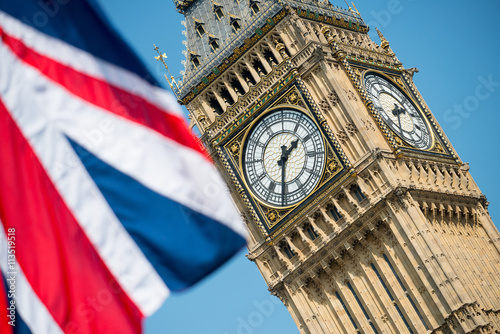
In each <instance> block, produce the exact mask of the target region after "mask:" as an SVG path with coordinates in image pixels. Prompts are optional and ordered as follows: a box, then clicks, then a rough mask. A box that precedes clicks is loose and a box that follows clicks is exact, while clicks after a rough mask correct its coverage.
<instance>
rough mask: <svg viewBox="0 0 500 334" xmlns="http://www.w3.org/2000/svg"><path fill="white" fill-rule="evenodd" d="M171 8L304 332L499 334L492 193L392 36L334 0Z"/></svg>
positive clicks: (267, 267)
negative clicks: (454, 142) (374, 35)
mask: <svg viewBox="0 0 500 334" xmlns="http://www.w3.org/2000/svg"><path fill="white" fill-rule="evenodd" d="M174 2H175V4H176V7H177V10H178V11H179V12H181V13H182V14H184V16H185V21H184V22H183V24H184V25H185V27H186V30H185V34H186V37H187V41H186V51H185V55H186V61H185V67H186V68H185V71H184V72H183V73H182V76H183V78H182V81H180V82H172V88H173V90H174V92H175V93H176V95H177V98H178V100H179V101H180V103H182V104H184V105H185V106H186V108H187V109H188V111H189V113H190V121H191V126H192V127H196V128H197V130H198V131H199V132H200V134H201V137H200V138H201V140H202V141H203V143H204V144H205V145H206V147H207V149H208V150H209V152H210V153H211V155H212V157H213V159H214V161H215V163H216V165H217V167H218V169H219V170H220V172H221V174H222V175H223V177H224V178H225V180H226V182H227V184H228V187H229V189H230V191H231V193H232V196H233V199H234V202H235V203H236V205H237V206H238V208H239V210H240V212H241V214H242V216H243V218H244V219H245V221H246V224H247V227H248V230H249V231H250V236H251V239H250V241H249V246H248V247H249V255H248V257H249V259H250V260H252V261H254V262H255V264H256V265H257V267H258V268H259V270H260V272H261V273H262V276H263V278H264V280H265V281H266V283H267V284H268V286H269V290H270V291H271V293H272V294H274V295H276V296H277V297H279V298H280V299H281V301H282V302H283V303H284V304H285V306H286V307H287V308H288V310H289V312H290V313H291V315H292V317H293V319H294V321H295V323H296V324H297V326H298V328H299V330H300V332H301V333H415V334H417V333H443V334H444V333H495V332H497V333H498V332H500V275H499V269H500V233H499V232H498V230H497V229H496V228H495V226H494V224H493V222H492V220H491V218H490V215H489V213H488V202H487V201H486V198H485V196H484V195H483V194H482V193H481V191H480V190H479V188H478V187H477V185H476V184H475V183H474V180H473V179H472V177H471V175H470V173H469V168H468V165H467V164H465V163H463V162H462V161H461V160H460V158H459V157H458V155H457V154H456V152H455V150H454V149H453V147H452V146H451V144H450V143H449V141H448V139H447V138H446V136H445V134H444V133H443V131H442V129H441V127H440V126H439V124H437V122H436V120H435V118H434V116H433V114H432V113H431V111H430V109H429V108H428V106H427V105H426V103H425V102H424V99H423V98H422V96H421V95H420V93H419V91H418V90H417V88H416V87H415V85H414V83H413V79H412V78H413V74H414V73H415V72H416V71H417V70H416V69H415V68H411V69H406V68H405V67H404V66H403V64H402V63H401V62H400V61H399V60H398V58H397V57H396V55H395V54H394V52H393V51H392V50H391V47H390V45H389V42H388V41H387V40H386V39H385V38H384V36H383V35H382V33H381V32H380V31H378V30H377V32H378V35H379V38H380V42H379V43H376V42H374V41H372V40H371V39H370V37H369V36H368V34H367V32H368V30H369V27H368V26H367V25H366V24H365V22H364V21H363V19H362V18H361V16H360V14H359V13H358V11H357V9H356V8H355V7H353V8H349V7H348V8H347V9H343V8H340V7H337V6H334V5H332V4H330V3H329V2H328V1H318V0H315V1H312V0H302V1H298V0H297V1H295V0H267V1H259V0H218V1H214V0H184V1H180V0H174ZM207 191H208V190H207ZM214 196H215V195H214Z"/></svg>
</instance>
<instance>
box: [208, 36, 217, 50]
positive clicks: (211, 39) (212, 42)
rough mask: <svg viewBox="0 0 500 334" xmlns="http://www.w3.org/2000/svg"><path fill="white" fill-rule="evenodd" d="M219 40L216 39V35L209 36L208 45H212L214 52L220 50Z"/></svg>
mask: <svg viewBox="0 0 500 334" xmlns="http://www.w3.org/2000/svg"><path fill="white" fill-rule="evenodd" d="M217 40H218V38H217V37H215V36H214V35H209V36H208V44H210V47H211V48H212V51H214V52H215V51H217V49H218V48H219V42H217Z"/></svg>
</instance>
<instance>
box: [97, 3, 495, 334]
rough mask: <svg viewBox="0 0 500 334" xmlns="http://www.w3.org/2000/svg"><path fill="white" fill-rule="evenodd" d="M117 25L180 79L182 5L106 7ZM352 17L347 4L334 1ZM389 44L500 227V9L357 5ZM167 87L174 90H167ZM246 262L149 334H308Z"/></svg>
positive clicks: (173, 303) (175, 300)
mask: <svg viewBox="0 0 500 334" xmlns="http://www.w3.org/2000/svg"><path fill="white" fill-rule="evenodd" d="M101 3H102V5H103V6H104V8H105V10H106V12H107V13H108V14H109V16H110V18H111V20H112V22H113V24H114V25H115V27H116V28H117V29H118V30H119V32H120V33H121V34H122V36H124V38H125V39H126V40H127V41H128V42H129V43H130V44H131V45H132V47H133V48H134V49H135V50H136V52H137V53H138V54H139V55H140V56H141V58H142V59H143V61H144V62H145V63H146V64H147V65H148V66H149V68H150V69H151V71H152V72H153V73H154V74H155V76H156V77H157V78H158V80H162V81H163V82H165V80H164V79H163V74H164V73H165V72H164V70H163V69H162V67H161V66H160V65H159V63H158V62H156V61H155V60H154V59H153V57H154V56H155V55H156V53H155V51H154V50H153V43H155V44H156V45H158V46H159V47H160V49H161V51H162V52H166V53H167V55H168V60H167V63H168V65H169V66H170V69H171V72H172V74H174V75H178V74H179V72H180V71H181V70H182V65H181V60H183V59H184V58H183V55H182V50H183V49H184V46H183V45H182V40H183V38H184V36H183V35H182V30H183V29H184V27H183V26H182V25H181V20H182V19H183V16H182V15H181V14H179V13H177V12H176V11H175V8H174V4H173V1H172V0H161V1H159V0H142V1H130V0H101ZM332 3H333V4H335V5H338V6H342V7H344V8H345V6H346V5H345V2H344V1H333V2H332ZM355 5H356V7H357V8H358V10H359V11H360V13H361V15H362V16H363V18H364V20H365V21H366V22H367V23H368V24H369V25H370V27H371V31H370V36H371V37H372V39H373V40H374V41H377V42H379V40H378V37H377V35H376V33H375V26H376V27H378V28H379V29H380V30H381V31H382V33H383V34H384V35H385V37H386V38H387V39H388V40H389V42H390V44H391V47H392V49H393V50H394V52H395V53H396V55H397V56H398V58H399V59H400V60H401V61H402V62H403V64H404V66H405V67H406V68H410V67H418V69H419V70H420V73H417V74H415V77H414V80H415V82H416V85H417V88H418V89H419V90H420V92H421V93H422V95H423V97H424V99H425V100H426V102H427V104H428V105H429V107H430V109H431V110H432V112H433V113H434V115H435V116H436V118H437V120H438V122H439V123H440V124H441V126H442V127H443V129H444V132H445V133H446V135H447V136H448V138H449V139H450V141H451V143H452V145H453V146H454V147H455V149H456V150H457V151H458V154H459V155H460V157H461V159H462V160H463V161H464V162H469V163H470V167H471V173H472V176H473V177H474V179H475V181H476V182H477V183H478V185H479V187H480V189H481V190H482V192H483V193H484V194H485V195H486V196H487V198H488V200H489V201H490V202H491V205H490V207H489V209H490V213H491V216H492V218H493V220H494V221H496V223H497V227H498V226H500V196H499V191H498V189H499V187H500V181H499V173H498V171H497V169H498V168H499V163H500V158H499V146H500V128H499V126H500V116H499V115H500V114H499V111H500V110H499V109H500V107H499V106H500V66H499V59H500V20H499V19H498V16H499V15H500V2H499V1H496V0H490V1H484V0H483V1H453V2H451V1H415V0H413V1H412V0H382V1H373V0H371V1H369V0H363V1H357V2H355ZM165 83H166V82H165ZM245 254H246V251H245V252H241V253H240V254H238V255H237V256H236V257H235V258H234V259H233V260H232V261H231V262H230V263H229V264H227V265H226V266H224V268H222V269H221V270H219V271H217V272H216V273H215V274H214V275H212V276H211V277H209V278H208V279H206V280H205V281H203V282H202V283H201V284H199V285H198V286H197V287H195V288H193V289H191V290H189V291H188V292H185V293H182V294H178V295H175V296H173V297H170V298H169V299H168V300H167V301H166V302H165V304H164V305H163V307H162V308H161V309H160V310H159V311H158V312H157V313H156V314H155V315H153V316H152V317H151V318H149V319H148V320H147V321H146V333H148V334H153V333H155V334H156V333H162V334H163V333H171V334H191V333H193V334H199V333H200V334H201V333H203V334H270V333H287V334H294V333H299V331H298V330H297V328H296V326H295V324H294V323H293V320H292V318H291V316H290V315H289V314H288V312H287V310H286V309H285V307H284V306H283V305H282V304H281V302H280V301H279V300H278V299H277V298H276V297H273V296H271V295H269V292H268V291H267V286H266V284H265V283H264V280H263V279H262V277H261V276H260V273H259V272H258V270H257V267H256V266H255V265H254V264H253V263H252V262H250V261H248V260H247V259H246V257H245Z"/></svg>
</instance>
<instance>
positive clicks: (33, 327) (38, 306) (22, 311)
mask: <svg viewBox="0 0 500 334" xmlns="http://www.w3.org/2000/svg"><path fill="white" fill-rule="evenodd" d="M18 232H19V231H18ZM16 247H20V245H16ZM7 249H8V248H7V237H6V235H5V230H4V228H3V226H2V222H0V250H1V251H0V269H1V270H2V272H3V274H4V276H5V278H6V279H8V278H9V277H10V276H11V275H10V274H9V272H12V270H9V269H8V266H7ZM16 266H17V267H16V270H15V275H14V281H15V289H16V290H15V301H16V304H15V305H16V315H17V316H21V318H22V319H23V320H24V322H25V323H26V325H27V326H28V328H29V329H30V331H31V333H33V334H63V331H62V330H61V328H60V327H59V325H58V324H57V322H56V321H55V320H54V318H52V315H51V314H50V312H49V311H48V310H47V308H46V307H45V305H44V304H43V303H42V302H41V301H40V299H39V298H38V296H37V295H36V293H35V292H34V291H33V289H32V288H31V285H30V284H29V282H28V280H27V279H26V276H24V273H23V271H22V269H21V266H20V265H19V263H17V260H16ZM2 284H3V282H2ZM8 290H9V289H8V288H7V293H8ZM2 307H3V305H2ZM0 321H5V320H4V319H2V320H0ZM15 323H16V324H17V325H19V319H18V318H17V322H15Z"/></svg>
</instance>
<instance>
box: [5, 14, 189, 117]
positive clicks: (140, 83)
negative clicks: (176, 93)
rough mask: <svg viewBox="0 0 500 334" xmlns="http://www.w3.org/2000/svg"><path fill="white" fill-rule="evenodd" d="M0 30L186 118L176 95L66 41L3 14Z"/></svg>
mask: <svg viewBox="0 0 500 334" xmlns="http://www.w3.org/2000/svg"><path fill="white" fill-rule="evenodd" d="M0 27H2V29H4V30H5V32H6V33H8V34H9V35H11V36H13V37H15V38H18V39H21V40H23V43H24V44H26V46H27V47H29V48H31V49H33V50H34V51H36V52H38V53H40V54H42V55H45V56H47V57H49V58H51V59H53V60H55V61H58V62H59V63H61V64H64V65H67V66H68V67H71V68H73V69H75V70H77V71H79V72H81V73H84V74H87V75H90V76H92V77H94V78H97V79H101V80H103V81H107V82H109V83H111V84H113V85H114V86H116V87H119V88H122V89H124V90H126V91H129V92H131V93H133V94H135V95H137V96H140V97H142V98H144V99H145V100H147V101H149V102H151V103H152V104H154V105H156V106H158V107H160V108H161V109H163V110H165V111H166V112H169V113H171V114H175V115H177V116H179V117H182V110H181V108H180V106H179V105H178V104H177V102H176V101H175V99H174V97H173V96H172V94H170V93H168V92H167V91H165V90H164V89H161V88H159V87H156V86H153V85H151V84H150V83H149V82H147V81H146V80H144V79H143V78H140V77H139V76H138V75H137V74H135V73H132V72H129V71H127V70H125V69H123V68H121V67H118V66H115V65H114V64H111V63H108V62H106V61H103V60H101V59H98V58H95V57H94V56H93V55H91V54H89V53H87V52H85V51H83V50H80V49H78V48H75V47H73V46H71V45H69V44H67V43H65V42H64V41H61V40H59V39H57V38H54V37H51V36H48V35H45V34H44V33H41V32H39V31H38V30H36V29H34V28H32V27H30V26H28V25H25V24H24V23H22V22H21V21H19V20H17V19H15V18H13V17H12V16H10V15H8V14H6V13H5V12H2V11H0Z"/></svg>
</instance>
